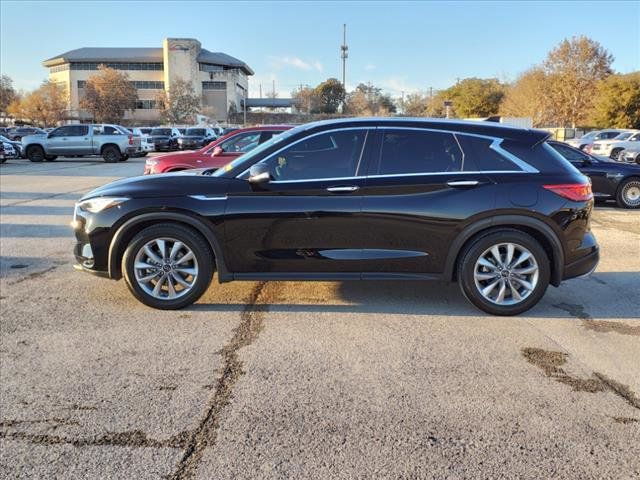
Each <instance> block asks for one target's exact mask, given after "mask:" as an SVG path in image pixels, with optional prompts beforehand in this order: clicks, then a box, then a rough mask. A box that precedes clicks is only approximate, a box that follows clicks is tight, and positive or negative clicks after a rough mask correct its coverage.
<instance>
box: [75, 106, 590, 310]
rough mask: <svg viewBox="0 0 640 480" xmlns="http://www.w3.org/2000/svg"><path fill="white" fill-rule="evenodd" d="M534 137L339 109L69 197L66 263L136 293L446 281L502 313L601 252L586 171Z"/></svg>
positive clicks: (158, 299) (162, 298) (168, 297)
mask: <svg viewBox="0 0 640 480" xmlns="http://www.w3.org/2000/svg"><path fill="white" fill-rule="evenodd" d="M548 135H549V134H548V133H547V132H541V131H536V130H522V129H516V128H510V127H504V126H500V125H489V124H485V123H481V122H455V121H446V120H424V119H396V118H394V119H346V120H331V121H323V122H318V123H311V124H307V125H302V126H300V127H296V128H294V129H292V130H288V131H286V132H284V133H282V134H281V135H278V136H275V137H273V139H271V140H269V141H268V142H265V143H263V144H262V145H260V146H259V147H257V148H256V149H254V150H252V151H251V152H249V153H247V154H245V155H243V156H241V157H239V158H237V159H236V160H234V161H233V162H231V163H230V164H228V165H226V166H225V167H224V168H221V169H219V170H217V171H214V170H189V171H185V172H179V173H175V174H166V175H153V176H147V177H136V178H130V179H125V180H120V181H117V182H114V183H111V184H108V185H105V186H104V187H102V188H99V189H97V190H94V191H93V192H91V193H89V194H87V195H86V196H85V197H83V198H82V199H81V200H80V202H79V203H78V204H77V205H76V208H75V216H74V222H73V225H74V228H75V234H76V237H77V245H76V247H75V255H76V258H77V260H78V263H79V265H78V268H81V269H84V270H89V271H92V272H97V273H102V274H104V275H107V276H109V277H110V278H113V279H119V278H121V277H122V276H124V278H125V280H126V282H127V285H128V286H129V289H130V290H131V292H132V293H133V295H135V296H136V297H137V298H138V299H139V300H140V301H142V302H143V303H145V304H147V305H150V306H152V307H155V308H162V309H175V308H180V307H183V306H186V305H189V304H191V303H192V302H194V301H196V300H197V299H198V298H199V297H200V296H201V295H202V294H203V293H204V292H205V291H206V289H207V288H208V286H209V284H210V282H211V278H212V276H213V273H214V271H217V273H218V280H219V281H220V282H227V281H230V280H360V279H363V280H370V279H378V280H383V279H384V280H388V279H403V280H424V279H434V280H447V281H457V282H458V283H459V284H460V286H461V289H462V292H463V293H464V295H465V296H466V297H467V298H468V299H469V300H470V301H471V302H473V304H474V305H476V306H477V307H479V308H480V309H482V310H484V311H486V312H489V313H492V314H497V315H514V314H518V313H520V312H523V311H525V310H527V309H529V308H531V307H532V306H534V305H535V304H536V303H537V302H538V301H539V300H540V298H541V297H542V296H543V295H544V292H545V290H546V288H547V286H548V284H549V283H551V284H552V285H555V286H558V285H559V284H560V282H561V281H562V280H564V279H568V278H572V277H577V276H581V275H585V274H588V273H590V272H591V271H593V270H594V269H595V267H596V265H597V263H598V256H599V250H598V245H597V243H596V240H595V238H594V236H593V235H592V233H591V231H590V228H589V218H590V214H591V210H592V208H593V196H592V193H591V186H590V184H589V180H588V179H587V178H586V177H585V176H584V175H582V174H581V173H580V172H578V171H577V170H576V169H575V168H574V167H573V166H572V165H571V164H570V163H569V162H567V161H566V160H565V159H564V158H562V157H561V156H560V155H559V154H558V153H557V152H556V151H555V150H554V149H553V148H551V147H550V146H549V145H547V144H546V143H545V140H546V139H547V137H548Z"/></svg>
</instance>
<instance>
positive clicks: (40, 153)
mask: <svg viewBox="0 0 640 480" xmlns="http://www.w3.org/2000/svg"><path fill="white" fill-rule="evenodd" d="M27 158H28V159H29V160H31V161H32V162H38V163H39V162H42V161H44V159H45V154H44V149H43V148H42V147H41V146H40V145H31V146H30V147H28V148H27Z"/></svg>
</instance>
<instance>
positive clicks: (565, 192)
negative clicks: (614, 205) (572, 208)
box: [543, 183, 593, 202]
mask: <svg viewBox="0 0 640 480" xmlns="http://www.w3.org/2000/svg"><path fill="white" fill-rule="evenodd" d="M543 187H544V188H546V189H547V190H550V191H552V192H553V193H555V194H556V195H560V196H561V197H564V198H567V199H569V200H573V201H574V202H584V201H585V200H591V199H592V198H593V192H592V191H591V184H590V183H562V184H557V185H543Z"/></svg>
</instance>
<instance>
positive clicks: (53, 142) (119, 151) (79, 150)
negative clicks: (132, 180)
mask: <svg viewBox="0 0 640 480" xmlns="http://www.w3.org/2000/svg"><path fill="white" fill-rule="evenodd" d="M138 150H140V137H139V136H136V135H133V134H132V133H131V132H129V131H128V130H127V129H126V128H124V127H121V126H120V125H106V124H91V125H63V126H62V127H58V128H56V129H54V130H52V131H50V132H49V133H48V134H46V135H44V134H43V135H28V136H26V137H23V138H22V151H23V152H24V154H25V156H26V157H27V158H28V159H29V160H31V161H32V162H42V161H43V160H47V161H53V160H55V159H56V158H57V157H58V156H65V157H70V156H74V157H84V156H87V155H100V156H101V157H102V158H103V159H104V161H105V162H108V163H115V162H119V161H124V160H127V159H128V158H129V156H130V155H133V154H135V153H136V152H138Z"/></svg>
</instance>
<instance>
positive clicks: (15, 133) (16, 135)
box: [5, 127, 47, 142]
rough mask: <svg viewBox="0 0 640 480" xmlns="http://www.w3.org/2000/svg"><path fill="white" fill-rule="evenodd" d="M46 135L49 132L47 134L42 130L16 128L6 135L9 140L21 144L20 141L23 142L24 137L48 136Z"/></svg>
mask: <svg viewBox="0 0 640 480" xmlns="http://www.w3.org/2000/svg"><path fill="white" fill-rule="evenodd" d="M46 134H47V132H45V131H44V130H42V129H41V128H36V127H16V128H12V129H11V130H9V131H8V132H7V134H6V135H5V137H7V138H9V139H10V140H13V141H16V142H19V141H20V140H22V137H26V136H28V135H46Z"/></svg>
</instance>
